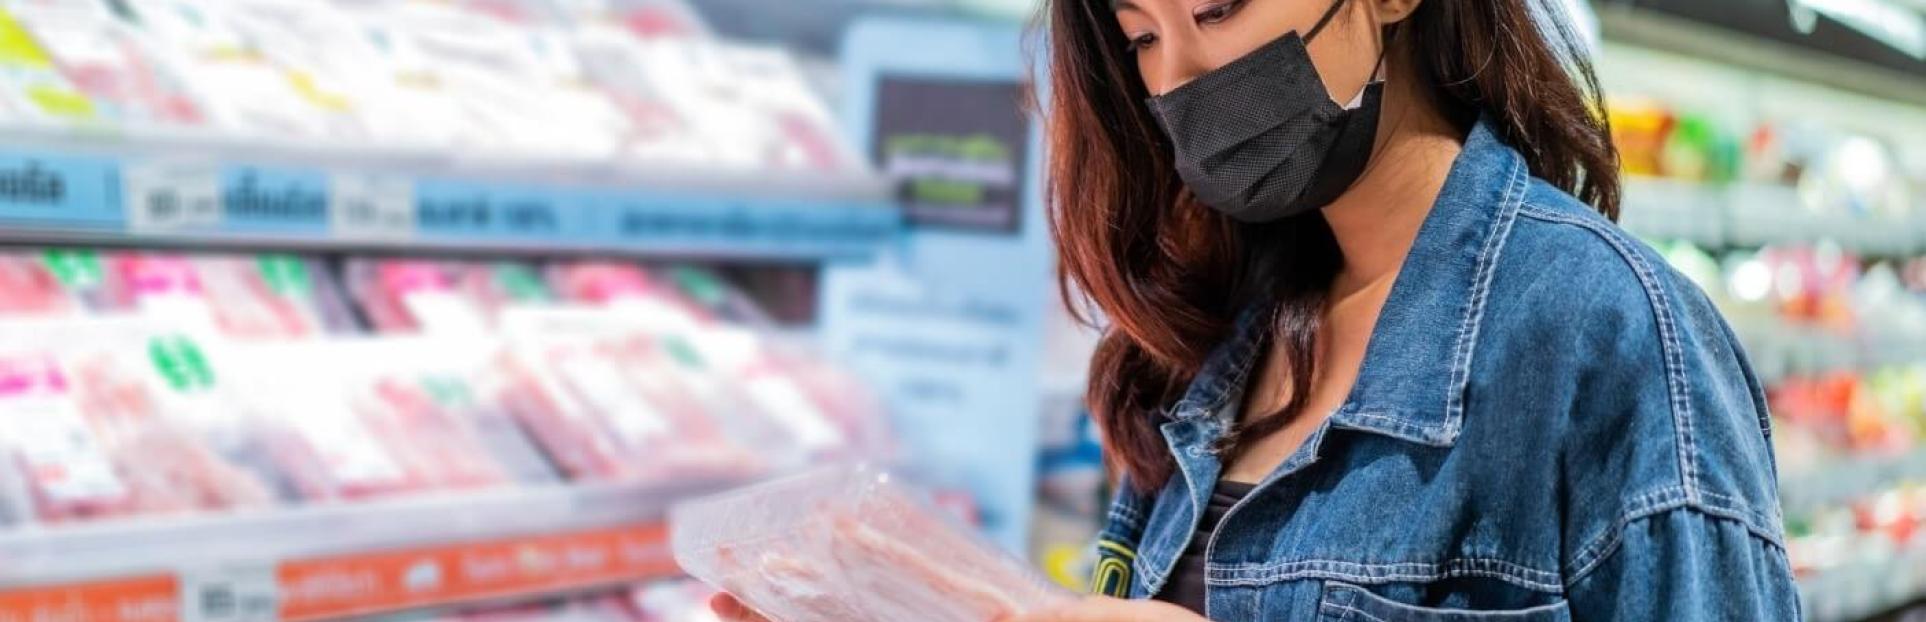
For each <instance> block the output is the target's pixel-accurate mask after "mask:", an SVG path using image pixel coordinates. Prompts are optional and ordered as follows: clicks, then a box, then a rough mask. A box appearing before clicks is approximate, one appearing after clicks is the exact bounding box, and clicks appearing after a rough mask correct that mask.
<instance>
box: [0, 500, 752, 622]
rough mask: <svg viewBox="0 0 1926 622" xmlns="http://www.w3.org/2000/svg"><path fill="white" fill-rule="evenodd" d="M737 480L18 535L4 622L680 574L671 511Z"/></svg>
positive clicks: (397, 606)
mask: <svg viewBox="0 0 1926 622" xmlns="http://www.w3.org/2000/svg"><path fill="white" fill-rule="evenodd" d="M733 483H739V482H734V481H729V480H706V481H685V482H678V483H674V484H649V485H639V484H591V485H573V486H561V485H558V486H551V487H540V488H527V489H505V490H500V491H488V492H476V493H466V494H450V495H445V496H439V497H422V498H409V499H400V500H394V501H384V502H369V503H356V504H344V505H335V506H310V507H298V508H289V509H285V510H273V511H262V512H257V513H248V514H234V515H224V516H208V517H181V518H172V519H156V518H143V519H141V520H138V521H123V522H112V523H101V524H96V525H77V526H70V527H53V528H34V527H26V528H15V529H13V530H10V531H6V532H4V533H0V560H5V562H4V563H0V619H43V618H39V617H34V616H35V615H40V614H42V613H45V612H47V611H50V610H48V609H44V607H50V606H51V607H66V609H58V611H75V609H72V608H73V607H81V608H83V609H88V610H91V609H96V608H99V609H117V610H141V611H147V612H148V614H147V615H138V616H124V617H82V618H79V619H98V620H115V619H124V620H152V621H155V622H159V621H163V620H189V621H192V620H217V619H218V620H228V619H232V620H258V619H285V620H305V619H327V618H335V617H340V616H346V615H365V614H372V613H379V612H384V611H396V610H402V609H410V608H417V607H424V606H431V605H439V604H448V603H453V602H466V601H472V600H489V599H499V598H503V597H508V596H514V595H518V594H534V593H550V592H556V591H568V590H579V589H582V588H586V587H592V586H595V585H602V584H613V583H621V582H631V581H635V580H640V579H646V578H651V577H659V576H669V575H673V574H675V573H676V572H677V571H676V569H675V567H674V562H673V558H672V556H671V555H670V553H669V551H668V547H667V535H666V533H665V531H664V529H665V528H664V520H665V517H666V515H667V509H668V506H669V505H670V504H671V503H673V502H674V501H675V500H678V499H682V498H687V497H690V496H694V495H698V494H702V493H705V492H711V491H716V490H721V489H724V488H726V487H728V486H729V485H731V484H733ZM169 594H172V595H173V596H172V597H171V598H170V597H168V595H169ZM267 611H271V612H273V613H268V614H264V613H263V612H267ZM116 615H119V614H116ZM223 616H226V617H223ZM61 619H69V618H61Z"/></svg>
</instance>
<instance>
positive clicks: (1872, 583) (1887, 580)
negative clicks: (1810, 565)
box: [1799, 546, 1926, 622]
mask: <svg viewBox="0 0 1926 622" xmlns="http://www.w3.org/2000/svg"><path fill="white" fill-rule="evenodd" d="M1922 594H1926V548H1922V547H1920V546H1911V547H1908V548H1907V549H1905V550H1901V551H1897V552H1896V554H1895V555H1893V556H1892V557H1890V558H1888V559H1886V560H1883V561H1878V562H1860V563H1855V564H1850V565H1845V566H1838V567H1834V568H1830V569H1827V570H1825V571H1822V572H1819V573H1815V574H1811V575H1807V576H1804V577H1800V578H1799V600H1800V604H1801V606H1802V608H1803V609H1804V611H1805V619H1806V620H1808V621H1810V622H1855V621H1858V620H1869V619H1874V618H1877V617H1879V616H1881V615H1882V614H1886V613H1889V612H1893V611H1896V610H1898V609H1901V608H1903V607H1905V606H1907V605H1908V604H1909V603H1916V602H1919V601H1920V599H1921V596H1922Z"/></svg>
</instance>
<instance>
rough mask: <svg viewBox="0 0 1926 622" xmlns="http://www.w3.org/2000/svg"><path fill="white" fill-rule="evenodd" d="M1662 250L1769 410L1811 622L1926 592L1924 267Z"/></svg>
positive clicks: (1853, 615)
mask: <svg viewBox="0 0 1926 622" xmlns="http://www.w3.org/2000/svg"><path fill="white" fill-rule="evenodd" d="M1657 246H1658V247H1659V248H1660V249H1661V250H1662V251H1663V252H1664V254H1665V256H1666V257H1667V259H1668V260H1669V261H1670V262H1671V263H1672V264H1673V265H1674V266H1676V267H1677V268H1678V269H1679V270H1680V271H1681V272H1682V273H1684V274H1686V275H1687V276H1688V277H1689V278H1691V279H1692V280H1693V281H1694V282H1696V283H1698V284H1699V286H1700V287H1701V288H1703V289H1704V290H1705V291H1706V292H1707V294H1708V295H1709V296H1710V297H1711V298H1712V299H1713V300H1714V301H1715V302H1716V303H1717V304H1718V305H1719V307H1720V308H1721V309H1722V311H1723V312H1724V313H1725V314H1726V316H1727V317H1728V319H1729V320H1730V321H1731V322H1732V324H1733V327H1734V330H1735V331H1736V332H1737V333H1738V334H1739V335H1740V337H1741V340H1742V341H1743V342H1744V344H1745V346H1746V350H1747V354H1748V355H1749V356H1750V357H1751V359H1752V361H1753V364H1754V366H1755V367H1756V369H1757V370H1758V372H1759V373H1760V375H1761V381H1762V382H1763V384H1764V386H1763V387H1762V388H1763V390H1764V391H1765V393H1766V396H1767V400H1768V403H1769V405H1770V407H1771V411H1772V415H1773V421H1772V427H1773V440H1774V445H1775V448H1776V452H1777V456H1778V466H1779V470H1780V481H1781V490H1782V493H1781V495H1782V501H1783V503H1784V507H1785V517H1786V530H1787V537H1788V542H1787V548H1788V553H1789V556H1790V558H1791V561H1792V564H1793V568H1794V571H1795V572H1796V573H1797V574H1798V575H1799V577H1800V579H1801V582H1802V585H1804V590H1805V594H1806V598H1807V600H1808V603H1807V604H1808V607H1809V610H1810V611H1811V612H1813V613H1814V615H1815V617H1816V618H1817V619H1828V620H1840V619H1857V618H1859V617H1862V616H1865V615H1870V614H1873V613H1877V612H1879V611H1883V610H1885V609H1888V608H1891V607H1895V606H1898V605H1901V604H1904V603H1905V602H1908V601H1910V600H1912V599H1914V598H1916V596H1917V595H1918V594H1920V593H1922V591H1926V574H1920V573H1917V572H1915V571H1913V570H1911V569H1914V568H1919V567H1922V564H1926V538H1921V537H1919V534H1920V533H1921V531H1920V530H1921V528H1923V527H1926V494H1922V491H1926V360H1923V359H1921V358H1920V353H1921V352H1926V287H1921V285H1926V283H1922V282H1920V281H1919V279H1917V278H1909V277H1908V276H1907V275H1909V274H1910V273H1912V272H1913V271H1917V270H1919V269H1920V268H1919V266H1920V265H1921V263H1920V262H1921V261H1922V259H1921V258H1899V259H1892V258H1881V259H1865V258H1862V257H1859V256H1857V255H1855V254H1854V253H1852V252H1849V251H1847V250H1845V249H1843V248H1841V247H1840V246H1839V245H1838V244H1834V243H1819V244H1809V245H1807V244H1796V245H1783V246H1768V247H1765V248H1761V249H1758V250H1734V251H1731V252H1729V253H1727V254H1726V255H1725V256H1724V257H1723V258H1719V257H1715V256H1714V255H1712V254H1711V253H1708V252H1707V251H1705V250H1703V249H1702V248H1700V247H1699V246H1697V245H1694V244H1692V243H1689V242H1684V241H1677V242H1659V243H1658V244H1657Z"/></svg>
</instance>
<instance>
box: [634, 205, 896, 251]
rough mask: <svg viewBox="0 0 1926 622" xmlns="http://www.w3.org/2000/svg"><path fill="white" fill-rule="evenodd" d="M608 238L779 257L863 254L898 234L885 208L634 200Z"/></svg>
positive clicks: (638, 244)
mask: <svg viewBox="0 0 1926 622" xmlns="http://www.w3.org/2000/svg"><path fill="white" fill-rule="evenodd" d="M607 211H608V212H609V216H607V217H606V218H608V219H609V220H607V221H605V226H604V229H603V231H604V232H605V234H604V235H605V236H606V237H608V238H609V239H610V241H611V242H613V243H615V244H618V245H623V246H662V247H666V248H670V249H685V248H697V249H710V250H715V251H719V252H726V251H728V250H729V249H731V248H735V247H739V246H741V245H753V246H757V247H760V248H763V249H765V250H769V251H773V252H775V253H776V254H805V253H810V252H827V253H831V254H835V253H841V252H845V251H846V250H847V251H859V250H861V248H862V247H865V246H867V245H870V244H873V243H875V242H877V241H879V240H880V239H882V238H883V237H885V236H887V235H889V234H890V233H891V232H892V231H894V230H895V228H896V225H897V222H898V219H899V218H900V216H899V215H898V214H897V213H896V212H894V211H893V210H889V209H887V208H885V207H883V206H876V205H866V204H845V203H826V202H808V201H794V200H756V201H752V200H735V201H730V200H718V199H713V198H695V197H685V198H674V197H667V196H644V195H626V196H622V197H620V198H618V199H616V200H615V201H614V203H613V204H612V205H611V206H610V209H608V210H607Z"/></svg>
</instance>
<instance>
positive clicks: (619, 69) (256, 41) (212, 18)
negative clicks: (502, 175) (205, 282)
mask: <svg viewBox="0 0 1926 622" xmlns="http://www.w3.org/2000/svg"><path fill="white" fill-rule="evenodd" d="M0 41H4V45H5V46H6V47H5V49H4V50H0V67H3V68H4V69H5V71H4V76H0V77H3V78H4V79H0V123H5V124H7V125H10V126H12V127H15V128H18V129H21V130H30V131H39V132H42V133H46V134H50V135H55V136H59V135H64V134H65V133H78V132H84V133H86V134H89V135H93V136H100V135H106V136H109V137H126V138H131V139H133V140H134V141H135V142H136V143H138V141H140V140H146V139H164V140H183V139H184V140H189V141H190V142H191V141H196V140H200V141H212V142H213V143H217V144H226V143H241V144H260V145H281V146H283V147H287V148H291V149H293V150H295V151H302V152H315V153H322V154H325V153H329V152H335V151H343V150H345V151H348V152H357V151H365V152H373V153H385V154H398V155H425V156H429V157H431V158H435V159H443V160H446V159H457V160H474V161H505V162H523V163H526V162H530V161H533V162H536V163H542V164H566V165H570V166H574V165H581V164H590V165H605V164H615V165H618V166H631V165H636V164H647V165H650V166H656V165H663V164H667V165H671V166H673V167H676V168H678V169H683V170H691V171H693V170H704V171H763V170H773V171H797V172H849V171H855V170H859V169H860V168H861V164H860V162H861V160H860V158H859V157H857V156H856V155H855V153H854V152H853V150H852V149H850V148H849V147H848V146H846V145H845V144H843V143H842V142H841V141H840V140H838V139H837V137H838V136H840V134H839V133H838V132H836V131H835V129H834V123H833V121H832V118H831V115H830V113H829V110H828V108H827V106H826V105H825V104H824V103H823V102H822V101H821V100H820V98H819V97H817V96H816V95H815V94H814V93H813V92H812V91H811V90H810V89H809V88H808V85H807V84H806V83H805V81H804V80H803V79H802V77H801V70H800V69H799V68H798V67H797V66H796V63H795V62H794V61H793V60H792V59H790V58H789V56H788V53H787V52H786V51H783V50H781V49H778V48H759V47H753V46H749V45H746V44H741V43H734V42H724V41H719V40H716V39H715V38H713V37H711V36H710V35H709V31H708V29H707V27H706V26H705V25H703V24H702V23H701V21H700V19H699V18H698V17H697V16H696V14H695V13H694V12H693V11H691V10H689V9H688V7H686V6H684V5H683V4H682V3H680V2H667V1H653V2H615V3H603V2H589V3H581V2H565V3H555V2H546V1H541V0H528V1H520V0H493V1H487V2H445V1H436V0H397V1H393V2H359V1H352V0H333V1H321V0H317V1H289V0H223V1H222V2H213V3H210V2H199V1H190V0H150V1H146V2H137V3H136V2H116V1H111V0H68V1H64V2H47V1H17V2H8V3H5V4H4V5H0ZM448 154H461V155H459V156H450V155H448Z"/></svg>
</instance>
